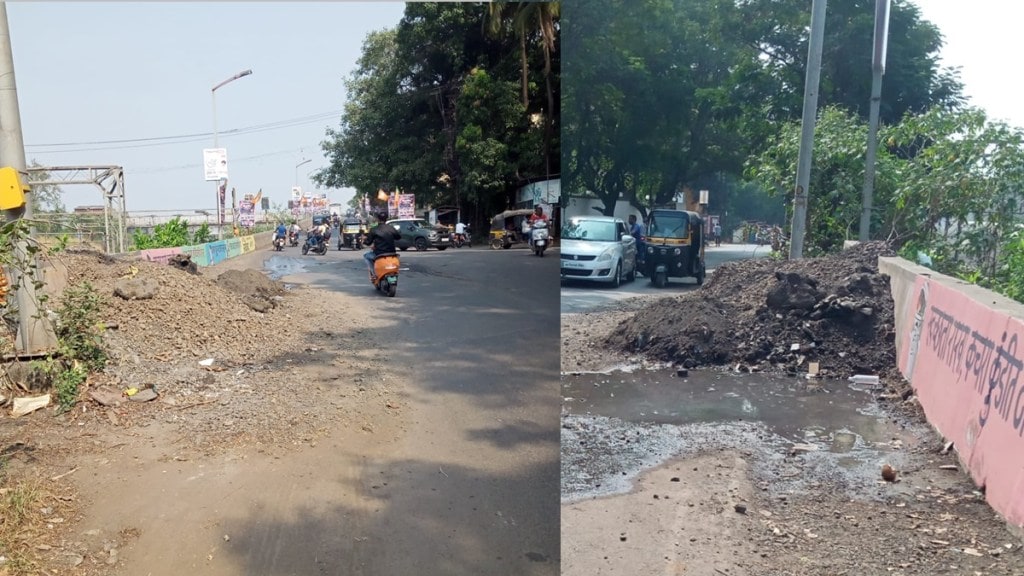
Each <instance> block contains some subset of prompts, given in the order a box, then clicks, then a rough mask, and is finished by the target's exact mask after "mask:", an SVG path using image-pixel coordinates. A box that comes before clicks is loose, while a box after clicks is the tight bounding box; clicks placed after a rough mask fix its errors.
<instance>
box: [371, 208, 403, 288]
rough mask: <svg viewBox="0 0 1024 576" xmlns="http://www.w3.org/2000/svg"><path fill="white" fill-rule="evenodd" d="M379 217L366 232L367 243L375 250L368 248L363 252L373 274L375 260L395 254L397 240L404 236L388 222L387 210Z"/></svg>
mask: <svg viewBox="0 0 1024 576" xmlns="http://www.w3.org/2000/svg"><path fill="white" fill-rule="evenodd" d="M377 218H378V220H379V221H380V222H379V223H378V224H377V225H376V226H374V227H373V228H372V229H371V230H370V231H369V232H368V233H367V234H366V242H365V244H366V245H367V246H372V247H373V250H368V251H367V252H366V253H365V254H363V258H364V259H366V265H367V266H369V268H370V273H371V274H373V261H374V260H376V259H377V257H378V256H381V255H384V254H395V241H396V240H398V239H400V238H401V237H402V235H401V234H400V233H399V232H398V230H395V227H394V226H392V225H390V224H388V223H387V218H388V215H387V213H386V212H381V213H380V214H378V215H377Z"/></svg>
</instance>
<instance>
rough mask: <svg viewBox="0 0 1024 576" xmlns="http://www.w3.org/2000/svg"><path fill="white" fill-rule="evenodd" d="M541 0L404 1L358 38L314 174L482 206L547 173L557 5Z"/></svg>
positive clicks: (500, 202)
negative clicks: (341, 104) (391, 20)
mask: <svg viewBox="0 0 1024 576" xmlns="http://www.w3.org/2000/svg"><path fill="white" fill-rule="evenodd" d="M542 4H544V5H542V6H541V5H534V3H502V4H501V5H500V6H488V5H486V4H470V3H448V2H413V3H408V4H407V5H406V10H405V15H404V17H403V18H402V20H401V21H400V22H399V24H398V25H397V27H395V28H394V29H390V30H382V31H377V32H373V33H371V34H369V35H368V36H367V38H366V39H365V41H364V43H363V51H362V56H361V57H360V59H359V61H358V63H357V68H356V70H355V71H354V72H353V73H352V74H351V75H350V76H349V78H348V79H347V80H346V92H347V95H348V102H347V104H346V105H345V109H344V113H343V115H342V118H341V123H340V126H339V127H338V128H337V129H331V130H328V132H327V140H326V141H325V142H324V143H323V149H324V151H325V153H326V154H327V156H328V157H329V158H330V160H331V164H330V166H329V167H328V168H326V169H325V170H323V171H321V172H320V173H318V174H317V175H316V176H315V177H314V180H315V181H316V182H317V183H318V184H319V185H321V186H324V187H331V188H339V187H352V188H355V189H356V191H357V197H362V195H363V194H368V195H369V196H370V198H371V199H373V201H374V203H376V202H377V201H376V192H377V190H378V189H379V188H380V187H381V185H382V184H384V183H387V184H388V185H390V188H391V189H392V190H395V189H397V190H400V191H401V192H403V193H411V194H414V195H415V196H416V200H417V203H418V204H420V205H424V204H433V205H435V206H441V205H449V206H450V205H456V204H459V205H461V206H462V208H463V210H464V211H468V212H473V211H474V210H475V211H477V212H481V211H482V212H483V213H490V212H491V211H492V210H496V211H500V210H501V209H504V208H505V207H506V204H507V198H508V196H509V194H510V192H511V191H512V190H513V189H514V188H515V187H516V186H517V185H520V183H521V181H522V180H523V179H526V178H531V177H536V176H543V175H547V174H553V173H557V171H558V168H557V167H558V162H559V158H560V151H559V148H558V147H559V143H558V133H559V121H558V113H557V110H558V100H559V97H560V94H559V90H558V86H559V82H558V78H559V72H558V44H557V42H558V38H557V35H558V24H557V14H558V13H557V9H556V7H557V4H550V3H542ZM524 56H525V59H524ZM524 73H525V74H524ZM523 87H525V88H526V95H525V98H523V99H522V100H520V92H521V89H522V88H523ZM466 204H468V206H466ZM467 209H468V210H467Z"/></svg>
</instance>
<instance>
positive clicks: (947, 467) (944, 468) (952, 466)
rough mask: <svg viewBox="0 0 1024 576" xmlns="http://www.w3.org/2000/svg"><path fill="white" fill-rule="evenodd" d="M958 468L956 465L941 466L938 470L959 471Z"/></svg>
mask: <svg viewBox="0 0 1024 576" xmlns="http://www.w3.org/2000/svg"><path fill="white" fill-rule="evenodd" d="M959 469H960V468H959V467H958V466H957V465H956V464H943V465H942V466H939V470H959Z"/></svg>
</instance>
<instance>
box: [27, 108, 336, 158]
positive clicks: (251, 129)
mask: <svg viewBox="0 0 1024 576" xmlns="http://www.w3.org/2000/svg"><path fill="white" fill-rule="evenodd" d="M339 114H341V111H340V110H339V111H331V112H323V113H321V114H313V115H310V116H303V117H300V118H292V119H290V120H279V121H276V122H269V123H266V124H257V125H255V126H248V127H245V128H234V129H231V130H225V131H223V132H218V135H219V136H239V135H243V134H255V133H259V132H267V131H271V130H280V129H282V128H291V127H294V126H304V125H308V124H314V123H316V122H321V121H323V120H326V119H328V118H333V117H336V116H337V115H339ZM212 136H213V132H205V133H200V134H182V135H178V136H156V137H151V138H131V139H122V140H97V141H93V142H63V143H51V144H26V145H25V147H26V148H52V147H55V146H88V148H76V149H61V150H34V151H32V154H60V153H62V152H93V151H103V150H130V149H135V148H149V147H153V146H167V145H172V144H188V143H194V142H202V141H203V140H206V139H207V138H209V137H212ZM106 144H124V145H122V146H105V145H106Z"/></svg>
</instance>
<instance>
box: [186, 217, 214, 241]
mask: <svg viewBox="0 0 1024 576" xmlns="http://www.w3.org/2000/svg"><path fill="white" fill-rule="evenodd" d="M214 240H216V238H214V237H213V234H211V233H210V225H209V224H207V223H206V222H203V223H202V224H201V225H200V226H199V228H197V229H196V232H195V234H193V235H192V245H197V244H206V243H207V242H213V241H214Z"/></svg>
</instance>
